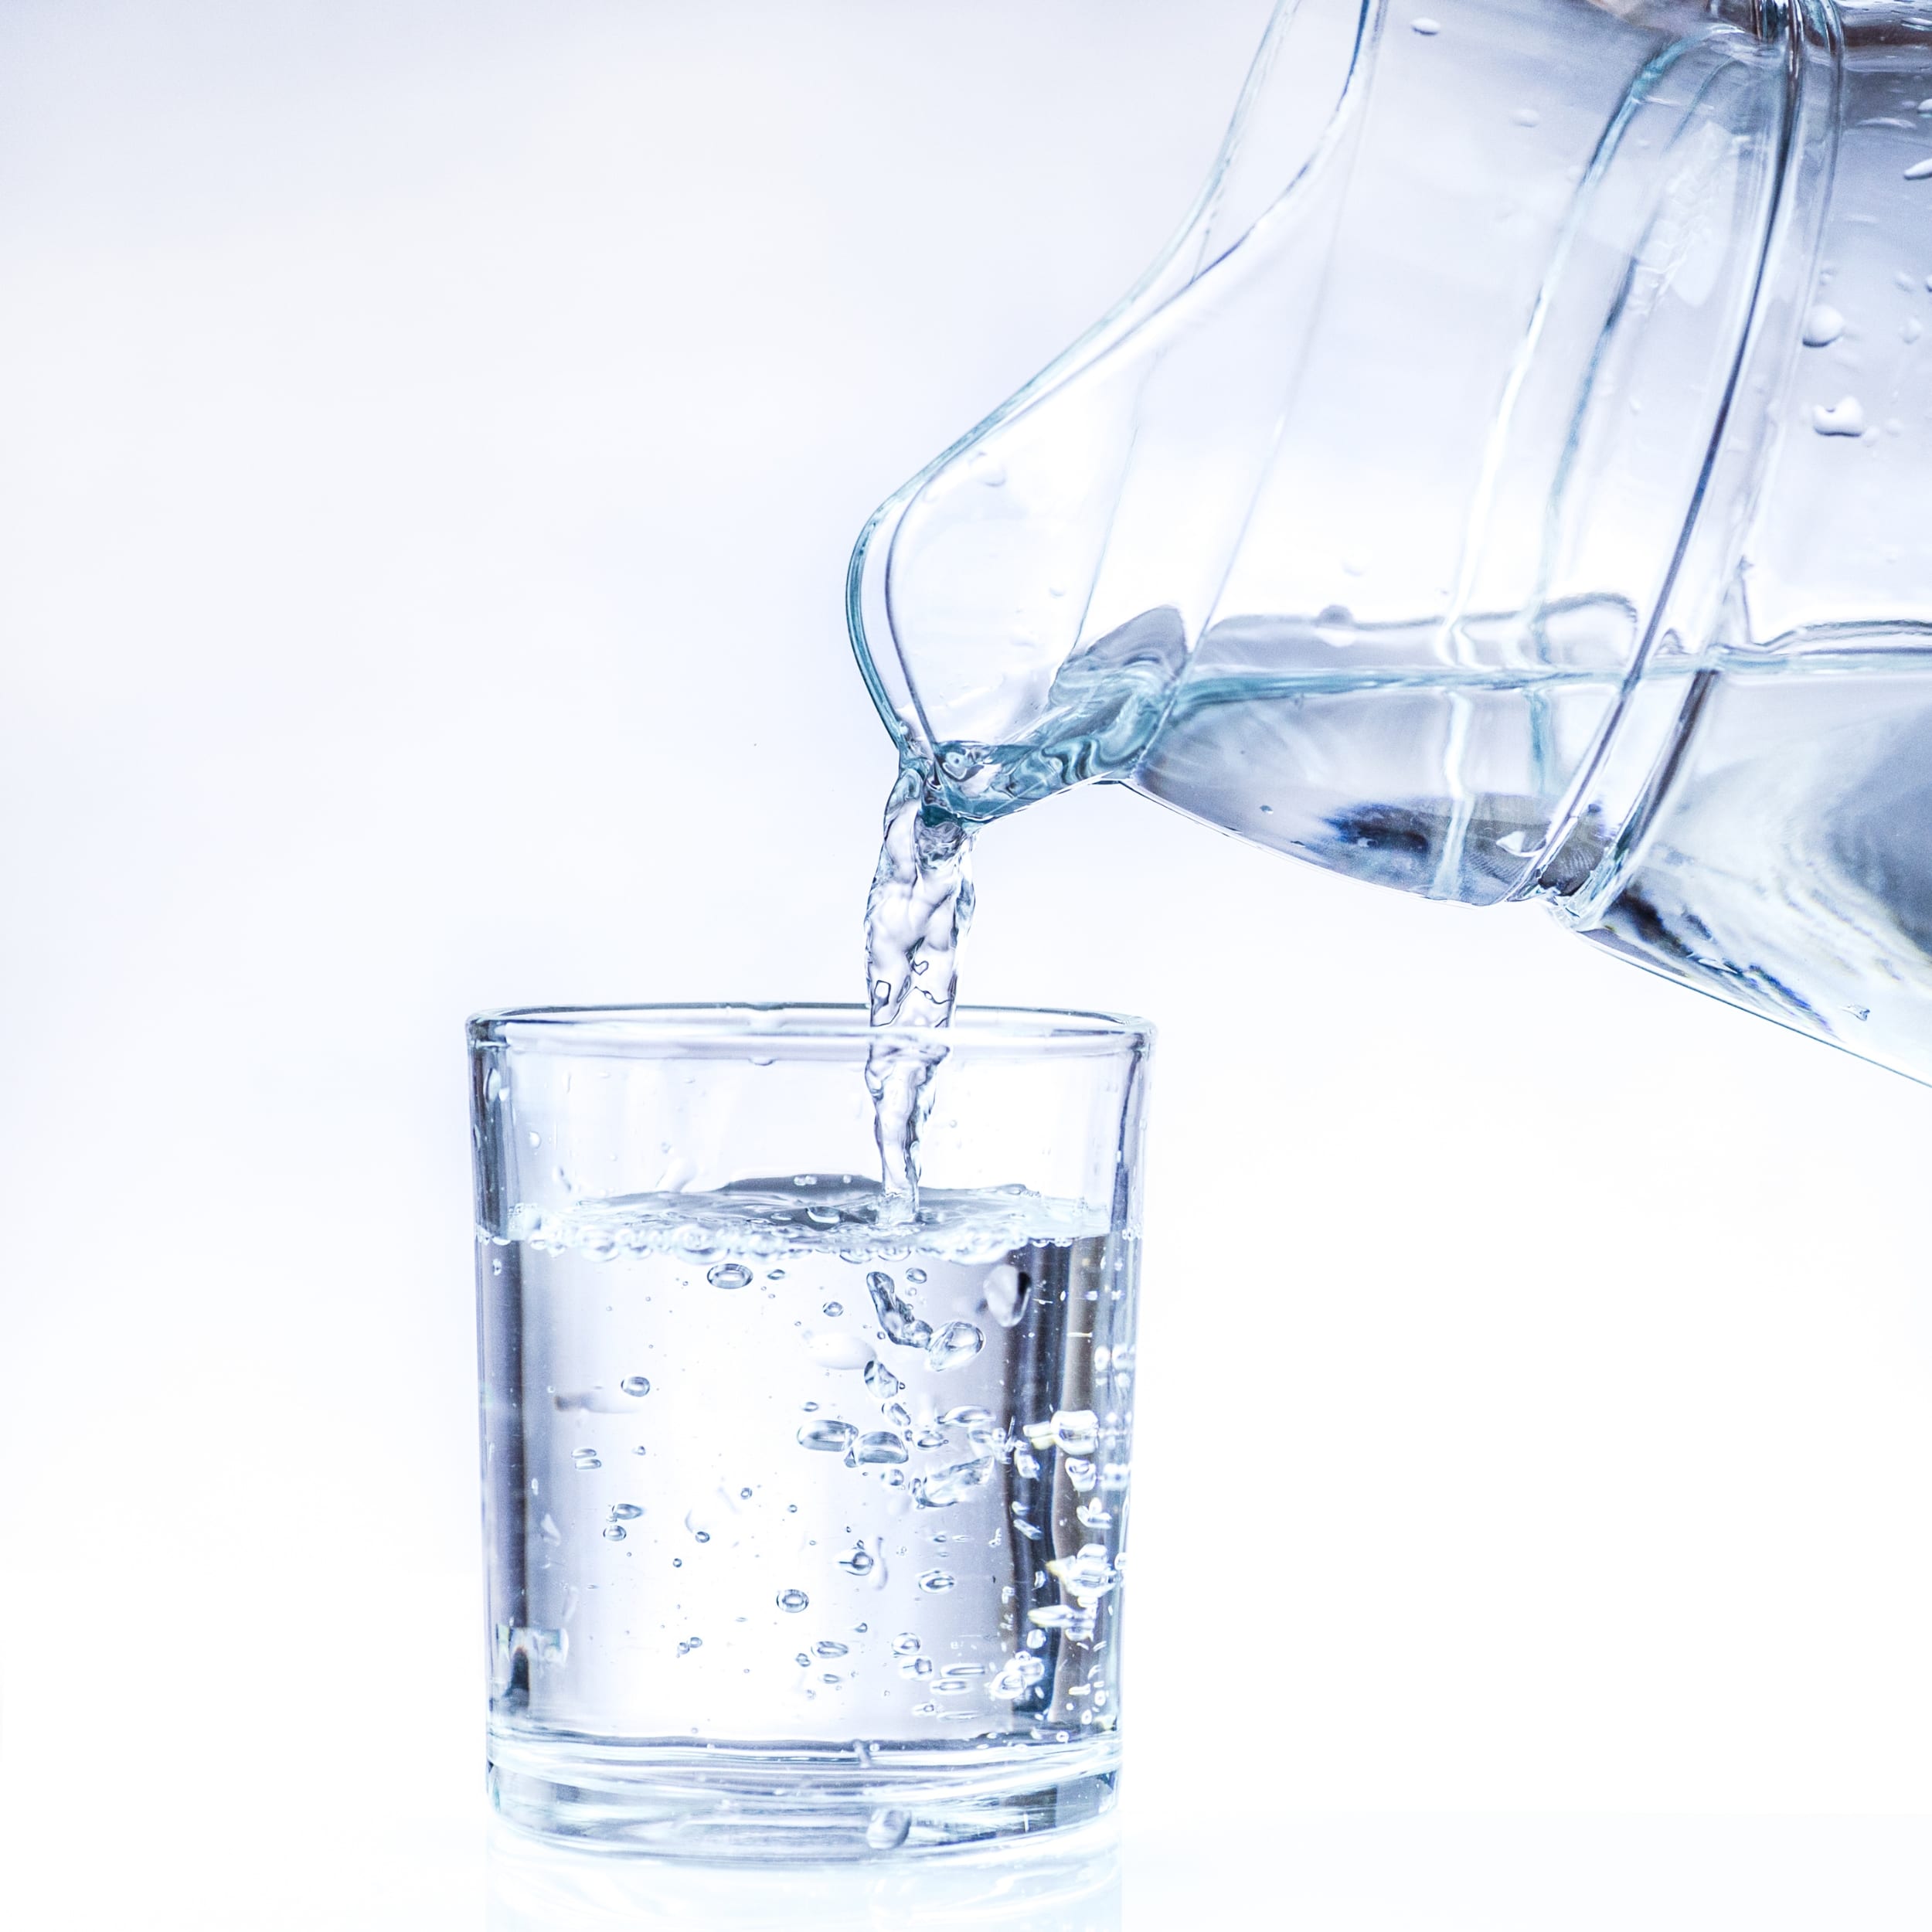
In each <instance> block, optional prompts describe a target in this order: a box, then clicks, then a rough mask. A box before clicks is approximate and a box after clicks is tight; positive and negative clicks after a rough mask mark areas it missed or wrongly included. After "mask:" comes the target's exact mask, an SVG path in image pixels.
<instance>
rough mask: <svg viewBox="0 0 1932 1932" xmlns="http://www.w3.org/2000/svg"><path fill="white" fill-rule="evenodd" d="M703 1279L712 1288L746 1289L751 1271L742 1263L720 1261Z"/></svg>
mask: <svg viewBox="0 0 1932 1932" xmlns="http://www.w3.org/2000/svg"><path fill="white" fill-rule="evenodd" d="M705 1279H706V1281H709V1283H710V1284H711V1285H712V1286H713V1287H714V1288H748V1287H750V1285H751V1270H750V1269H749V1268H748V1267H746V1266H745V1264H743V1262H742V1261H720V1262H719V1264H718V1265H717V1266H716V1267H715V1268H713V1270H711V1272H710V1273H709V1274H707V1275H706V1277H705Z"/></svg>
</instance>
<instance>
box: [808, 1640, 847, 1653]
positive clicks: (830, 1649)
mask: <svg viewBox="0 0 1932 1932" xmlns="http://www.w3.org/2000/svg"><path fill="white" fill-rule="evenodd" d="M812 1648H813V1649H814V1650H815V1651H817V1653H818V1655H820V1656H821V1657H843V1656H845V1655H846V1646H845V1645H843V1644H841V1643H838V1642H837V1641H835V1639H833V1638H830V1637H828V1638H825V1639H824V1641H822V1642H820V1643H816V1644H814V1645H812Z"/></svg>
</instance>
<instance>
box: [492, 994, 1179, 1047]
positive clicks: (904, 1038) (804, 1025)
mask: <svg viewBox="0 0 1932 1932" xmlns="http://www.w3.org/2000/svg"><path fill="white" fill-rule="evenodd" d="M467 1030H468V1036H469V1042H470V1045H471V1047H472V1048H478V1047H484V1046H509V1047H512V1048H514V1049H518V1050H519V1051H522V1052H526V1053H618V1054H622V1053H638V1052H644V1053H651V1052H661V1051H667V1050H668V1051H672V1052H675V1051H676V1050H677V1049H679V1048H685V1047H688V1048H708V1049H710V1050H711V1051H713V1052H714V1053H715V1052H716V1050H717V1049H718V1048H719V1047H720V1046H739V1045H741V1044H742V1045H746V1046H760V1047H762V1048H767V1049H769V1048H772V1047H780V1048H782V1046H783V1045H784V1043H793V1042H795V1043H798V1045H799V1046H801V1047H805V1048H816V1049H818V1050H820V1051H822V1050H823V1049H825V1047H827V1046H834V1047H835V1046H838V1045H841V1044H844V1043H849V1044H851V1045H852V1046H869V1045H871V1044H874V1043H879V1042H882V1041H884V1042H890V1043H913V1042H925V1043H937V1044H940V1045H943V1046H946V1047H947V1048H948V1049H957V1048H961V1047H964V1048H973V1049H985V1048H989V1047H990V1048H993V1049H1003V1050H1005V1051H1006V1052H1009V1053H1012V1052H1019V1053H1048V1054H1061V1053H1076V1054H1077V1053H1117V1052H1121V1051H1123V1050H1126V1051H1132V1050H1134V1049H1143V1050H1144V1049H1145V1048H1147V1047H1148V1046H1151V1044H1152V1043H1153V1039H1154V1028H1153V1026H1152V1025H1151V1023H1150V1022H1148V1021H1146V1020H1144V1019H1137V1018H1135V1017H1134V1015H1131V1014H1127V1013H1109V1012H1094V1011H1088V1010H1086V1009H1080V1008H1073V1007H1066V1008H1061V1007H1050V1006H967V1005H961V1006H959V1007H957V1008H955V1009H954V1012H953V1016H952V1021H951V1025H949V1026H946V1027H945V1028H944V1029H934V1028H932V1027H930V1026H912V1025H910V1024H908V1023H907V1022H904V1021H899V1022H894V1023H893V1024H891V1025H889V1026H873V1025H872V1022H871V1016H870V1015H869V1013H868V1012H867V1011H866V1009H865V1008H864V1007H863V1006H861V1005H859V1004H858V1003H857V1002H849V1003H846V1002H834V1001H822V1002H821V1001H808V1000H799V1001H783V1000H776V1001H757V1000H719V1001H706V1000H692V1001H665V1002H639V1003H638V1004H635V1005H602V1006H506V1007H502V1008H498V1009H494V1010H492V1011H488V1012H481V1013H474V1014H472V1015H471V1016H470V1019H469V1021H468V1029H467Z"/></svg>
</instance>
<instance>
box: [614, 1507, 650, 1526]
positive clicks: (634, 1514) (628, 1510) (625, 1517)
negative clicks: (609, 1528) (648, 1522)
mask: <svg viewBox="0 0 1932 1932" xmlns="http://www.w3.org/2000/svg"><path fill="white" fill-rule="evenodd" d="M643 1514H644V1512H643V1511H642V1510H641V1509H639V1508H638V1505H636V1504H635V1503H634V1502H614V1503H613V1504H611V1521H612V1522H636V1521H637V1519H638V1518H639V1517H640V1516H641V1515H643Z"/></svg>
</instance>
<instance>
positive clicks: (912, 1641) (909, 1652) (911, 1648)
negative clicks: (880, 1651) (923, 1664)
mask: <svg viewBox="0 0 1932 1932" xmlns="http://www.w3.org/2000/svg"><path fill="white" fill-rule="evenodd" d="M918 1653H919V1633H918V1632H917V1631H911V1630H902V1631H900V1633H899V1634H898V1635H897V1636H896V1637H895V1638H893V1655H894V1656H895V1657H914V1656H917V1655H918Z"/></svg>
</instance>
